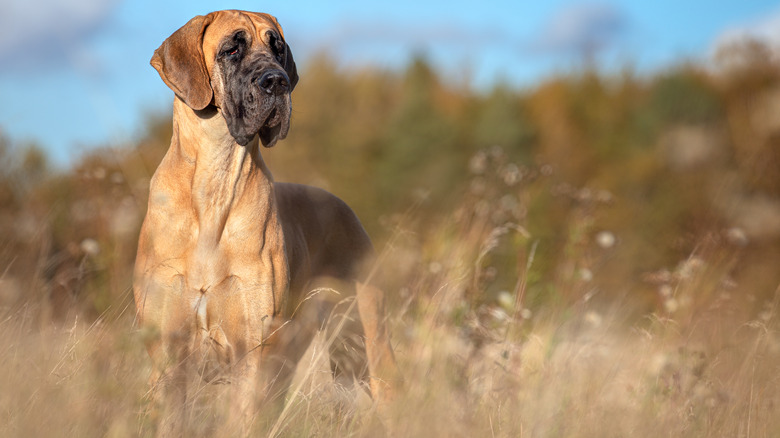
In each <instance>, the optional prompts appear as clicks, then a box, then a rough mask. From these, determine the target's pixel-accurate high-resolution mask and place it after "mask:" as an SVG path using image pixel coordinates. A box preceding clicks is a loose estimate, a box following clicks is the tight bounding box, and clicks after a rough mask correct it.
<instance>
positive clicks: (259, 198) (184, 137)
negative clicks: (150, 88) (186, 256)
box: [171, 98, 274, 247]
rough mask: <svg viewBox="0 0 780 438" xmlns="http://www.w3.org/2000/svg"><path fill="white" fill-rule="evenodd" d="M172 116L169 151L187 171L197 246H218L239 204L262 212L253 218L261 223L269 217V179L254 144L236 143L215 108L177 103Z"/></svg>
mask: <svg viewBox="0 0 780 438" xmlns="http://www.w3.org/2000/svg"><path fill="white" fill-rule="evenodd" d="M173 112H174V117H173V120H174V121H175V122H174V123H175V124H174V127H173V129H174V133H173V138H172V141H171V148H172V149H174V148H175V149H176V150H173V151H172V152H174V153H177V154H178V155H179V159H178V160H177V161H178V166H183V167H186V168H187V170H188V172H186V174H189V175H191V180H190V181H188V182H187V185H188V186H190V189H191V197H192V199H191V201H192V208H193V210H194V213H195V216H196V220H197V222H198V228H199V233H198V242H199V244H202V246H204V247H210V246H212V245H217V244H218V243H219V241H220V239H221V237H222V235H223V234H224V233H225V227H226V224H227V222H228V219H229V216H230V213H231V210H234V209H236V208H240V205H241V204H244V205H250V206H253V208H258V207H259V208H265V209H266V211H257V212H256V213H257V214H258V215H259V216H260V217H262V216H266V215H268V214H269V213H271V212H272V211H273V210H274V203H273V177H272V176H271V172H270V171H269V170H268V167H267V166H266V165H265V163H264V162H263V159H262V157H261V155H260V151H259V148H260V146H259V144H258V142H257V140H256V139H255V140H254V141H252V142H251V143H249V144H248V145H246V146H241V145H240V144H238V143H236V141H235V139H234V138H233V137H232V136H231V135H230V132H229V131H228V128H227V124H226V123H225V119H224V117H223V116H222V114H221V113H220V112H219V111H218V110H217V109H216V108H214V107H209V108H207V109H205V110H202V111H194V110H192V109H191V108H190V107H188V106H187V105H186V104H185V103H184V102H182V101H181V100H180V99H178V98H176V99H175V101H174V105H173ZM243 201H247V202H243ZM258 219H259V217H258ZM249 228H253V227H251V226H250V227H249ZM199 246H201V245H199Z"/></svg>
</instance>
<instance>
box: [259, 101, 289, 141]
mask: <svg viewBox="0 0 780 438" xmlns="http://www.w3.org/2000/svg"><path fill="white" fill-rule="evenodd" d="M279 100H282V99H279ZM261 120H262V119H261ZM289 130H290V106H289V104H288V103H287V102H285V101H283V100H282V101H281V102H278V101H277V102H276V104H275V105H274V106H273V107H272V108H271V110H270V111H269V112H268V115H267V116H266V117H265V118H264V121H263V123H262V125H260V130H259V131H258V135H259V137H260V142H261V143H262V144H263V146H265V147H267V148H270V147H272V146H274V145H275V144H276V142H277V141H279V140H283V139H284V138H286V137H287V132H288V131H289Z"/></svg>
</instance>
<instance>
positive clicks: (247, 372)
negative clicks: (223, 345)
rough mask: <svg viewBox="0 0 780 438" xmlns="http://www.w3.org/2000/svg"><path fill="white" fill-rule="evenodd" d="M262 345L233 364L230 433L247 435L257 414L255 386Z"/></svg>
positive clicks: (256, 384)
mask: <svg viewBox="0 0 780 438" xmlns="http://www.w3.org/2000/svg"><path fill="white" fill-rule="evenodd" d="M261 355H262V347H258V348H257V349H255V350H252V351H250V352H249V353H247V355H246V356H244V358H243V359H242V360H241V361H240V362H238V363H237V364H235V366H234V367H233V370H232V376H231V383H232V385H231V386H232V388H231V400H230V406H231V409H230V415H229V424H230V425H231V428H232V429H233V430H232V432H233V433H231V435H234V436H248V435H249V433H250V431H251V429H252V425H253V423H254V420H255V416H256V414H257V411H258V410H257V388H258V380H259V376H260V374H259V373H260V360H261Z"/></svg>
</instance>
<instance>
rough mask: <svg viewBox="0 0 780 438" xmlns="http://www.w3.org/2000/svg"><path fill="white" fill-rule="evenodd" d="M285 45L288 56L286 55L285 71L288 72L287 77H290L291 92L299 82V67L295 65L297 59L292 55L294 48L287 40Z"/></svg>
mask: <svg viewBox="0 0 780 438" xmlns="http://www.w3.org/2000/svg"><path fill="white" fill-rule="evenodd" d="M284 47H285V48H286V49H287V56H285V57H284V71H285V72H287V77H288V78H290V92H291V93H292V90H294V89H295V84H297V83H298V69H297V68H296V67H295V60H294V59H293V56H292V50H290V46H289V45H288V44H287V42H286V41H285V43H284Z"/></svg>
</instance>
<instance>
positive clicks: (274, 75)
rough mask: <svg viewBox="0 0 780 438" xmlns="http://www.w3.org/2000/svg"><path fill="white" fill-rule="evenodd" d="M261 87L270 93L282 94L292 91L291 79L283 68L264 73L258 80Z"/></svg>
mask: <svg viewBox="0 0 780 438" xmlns="http://www.w3.org/2000/svg"><path fill="white" fill-rule="evenodd" d="M257 83H258V85H259V86H260V89H262V90H263V91H265V92H266V93H268V94H275V95H277V96H278V95H280V94H284V93H288V92H289V91H290V80H289V79H287V75H285V74H284V72H283V71H281V70H271V71H267V72H265V73H263V75H262V76H260V79H258V80H257Z"/></svg>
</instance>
